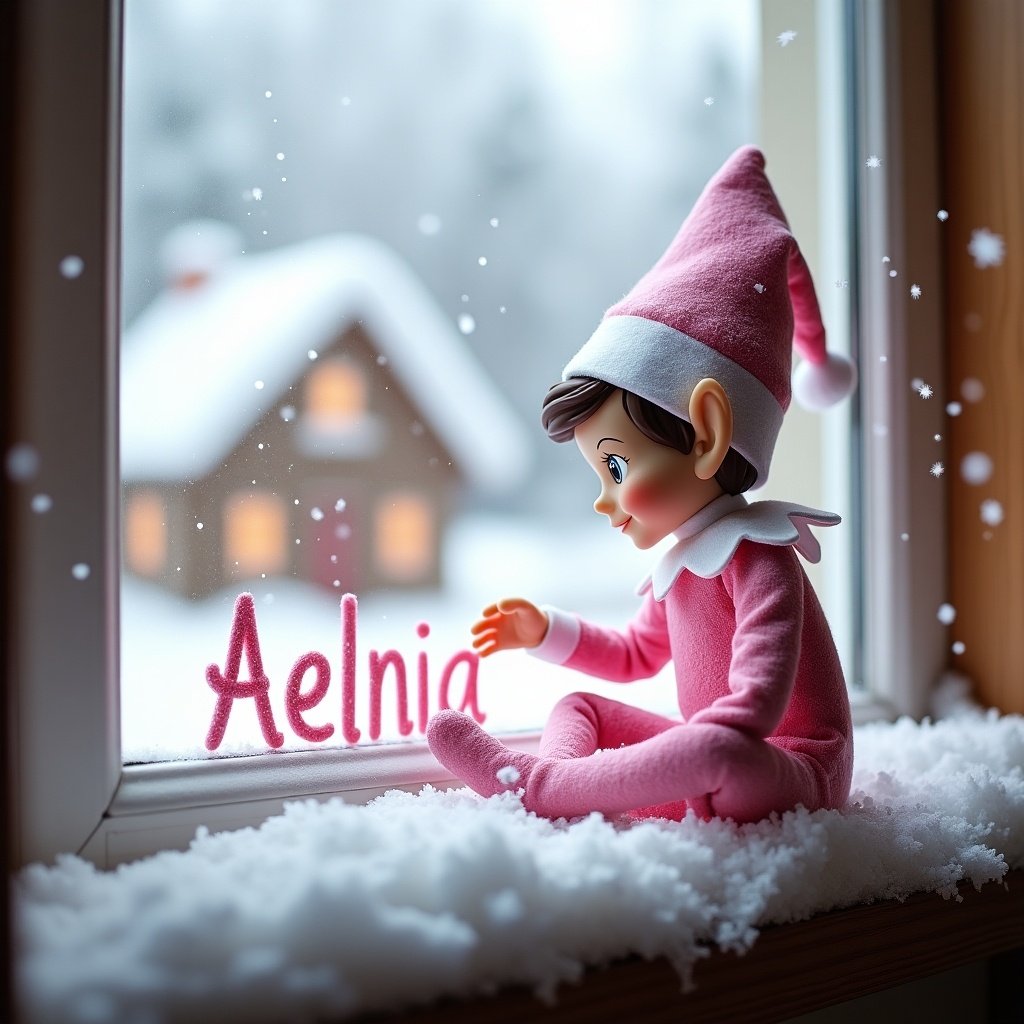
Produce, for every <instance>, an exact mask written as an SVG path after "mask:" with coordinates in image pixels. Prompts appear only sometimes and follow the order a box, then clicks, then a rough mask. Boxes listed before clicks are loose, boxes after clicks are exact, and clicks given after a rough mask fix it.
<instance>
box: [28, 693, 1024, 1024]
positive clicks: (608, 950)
mask: <svg viewBox="0 0 1024 1024" xmlns="http://www.w3.org/2000/svg"><path fill="white" fill-rule="evenodd" d="M857 740H858V744H859V745H858V751H857V757H858V768H857V772H856V775H855V779H854V793H853V796H852V798H851V803H850V805H849V807H848V808H847V809H846V810H845V811H844V812H842V813H840V812H834V811H819V812H816V813H814V814H808V813H807V812H805V811H797V812H793V813H789V814H786V815H784V816H783V817H782V818H780V819H777V820H769V821H764V822H760V823H758V824H756V825H747V826H742V827H737V826H735V825H733V824H731V823H728V822H723V821H718V820H715V821H710V822H703V821H699V820H697V819H696V818H694V817H690V818H687V819H686V820H684V821H682V822H678V823H674V822H663V821H659V822H644V823H639V824H632V825H630V824H628V823H624V822H618V823H612V822H607V821H605V820H603V819H601V818H600V817H599V816H596V815H593V816H591V817H589V818H586V819H582V820H579V821H575V822H572V823H568V824H567V823H565V822H561V823H552V822H549V821H546V820H543V819H538V818H536V817H534V816H532V815H529V814H527V813H526V812H525V811H524V810H523V808H522V806H521V804H520V803H519V802H518V800H517V799H516V798H515V797H514V796H513V795H511V794H504V795H503V796H501V797H494V798H492V799H490V800H487V801H484V800H481V799H479V798H477V797H476V796H474V795H472V794H470V793H469V792H468V791H466V790H458V791H451V792H446V793H442V792H438V791H436V790H433V789H430V788H426V789H424V790H423V792H421V793H419V794H411V793H404V792H399V791H393V792H390V793H388V794H386V795H385V796H383V797H381V798H380V799H378V800H376V801H374V802H373V803H371V804H369V805H367V806H355V805H346V804H342V803H340V802H337V801H332V802H329V803H324V804H318V803H315V802H313V801H310V802H307V803H296V804H292V805H290V806H288V808H287V810H286V812H285V813H284V814H283V815H282V816H279V817H275V818H271V819H269V820H268V821H267V822H265V823H264V824H263V826H262V827H261V828H259V829H258V830H252V829H248V830H243V831H239V832H234V833H222V834H219V835H210V834H207V833H205V832H201V833H200V834H199V835H197V837H196V839H195V841H194V842H193V844H192V847H191V849H190V850H189V851H188V852H186V853H172V852H168V853H163V854H160V855H158V856H155V857H152V858H149V859H147V860H144V861H140V862H137V863H134V864H130V865H125V866H122V867H121V868H119V869H118V870H117V871H115V872H109V873H104V872H100V871H97V870H96V869H95V868H93V867H92V866H91V865H89V864H87V863H85V862H83V861H82V860H80V859H78V858H76V857H72V856H67V857H63V858H61V859H60V860H59V861H58V863H57V864H56V865H55V866H52V867H44V866H33V867H30V868H28V869H26V870H24V871H23V872H21V874H20V875H19V876H18V877H17V879H16V883H15V892H16V905H17V924H18V941H19V943H20V949H21V956H20V960H19V966H18V969H19V977H20V982H21V985H22V1004H23V1008H24V1010H25V1016H26V1019H27V1020H29V1021H32V1022H49V1021H54V1022H58V1021H59V1022H61V1024H73V1022H79V1021H81V1022H84V1021H89V1022H101V1021H111V1022H115V1021H116V1022H118V1024H121V1022H132V1021H143V1020H144V1021H147V1022H158V1021H192V1020H197V1019H211V1016H210V1015H211V1014H212V1013H215V1014H216V1017H217V1019H218V1020H219V1021H222V1022H225V1024H227V1022H231V1021H244V1022H246V1024H257V1022H261V1021H282V1020H289V1021H301V1020H313V1019H324V1018H327V1017H329V1018H332V1019H339V1018H343V1017H345V1016H346V1015H350V1014H354V1013H356V1012H365V1011H370V1010H394V1009H399V1008H401V1007H408V1006H411V1005H414V1004H417V1003H424V1002H428V1001H430V1000H432V999H435V998H437V997H439V996H441V995H443V994H458V995H470V994H473V993H484V992H490V991H494V989H495V988H497V987H498V986H499V985H504V984H509V983H515V982H520V983H525V984H527V985H529V986H531V987H532V988H534V989H535V990H536V992H537V993H538V995H540V996H541V997H548V998H550V997H552V996H553V995H554V994H555V992H556V989H557V987H558V985H559V984H561V983H563V982H566V981H571V980H573V979H576V978H578V977H580V975H581V974H582V972H583V970H584V967H585V966H586V965H591V964H601V963H606V962H608V961H610V960H613V959H615V958H617V957H622V956H626V955H629V954H639V955H641V956H644V957H656V956H662V955H663V956H667V957H668V958H669V959H670V960H671V962H672V963H673V964H674V966H675V967H676V968H677V969H678V971H679V972H680V974H681V975H682V976H683V978H684V979H686V978H687V977H688V973H689V971H690V969H691V968H692V966H693V964H694V963H695V961H696V960H697V959H698V958H699V957H701V956H702V955H704V954H705V952H706V950H707V949H708V948H709V946H710V945H711V944H718V945H720V946H723V947H727V948H732V949H736V950H745V949H747V948H749V947H750V946H751V945H752V943H753V942H754V940H755V938H756V936H757V929H758V928H759V927H761V926H763V925H765V924H768V923H774V922H784V921H791V920H799V919H802V918H805V917H807V916H809V915H811V914H813V913H816V912H819V911H824V910H828V909H832V908H836V907H841V906H847V905H851V904H854V903H858V902H863V901H871V900H876V899H888V898H892V897H896V898H901V897H904V896H906V895H908V894H909V893H912V892H915V891H934V892H938V893H941V894H942V895H943V896H945V897H947V898H948V897H953V896H955V894H956V883H957V882H958V881H960V880H965V879H966V880H969V881H970V882H972V883H973V884H974V885H975V886H978V887H980V886H981V885H982V884H984V883H987V882H993V881H998V880H999V879H1001V878H1002V877H1003V875H1004V874H1005V873H1006V871H1007V870H1008V868H1013V867H1022V866H1024V773H1022V768H1021V765H1022V764H1024V718H1021V717H1019V716H1006V717H998V716H997V715H995V714H994V713H992V714H989V715H983V714H976V715H964V716H961V717H959V718H956V719H954V720H951V721H948V722H939V723H937V724H928V723H925V724H921V725H918V724H916V723H914V722H911V721H909V720H907V721H900V722H897V723H896V724H895V725H891V726H888V725H879V726H868V727H864V728H861V729H860V730H858V733H857Z"/></svg>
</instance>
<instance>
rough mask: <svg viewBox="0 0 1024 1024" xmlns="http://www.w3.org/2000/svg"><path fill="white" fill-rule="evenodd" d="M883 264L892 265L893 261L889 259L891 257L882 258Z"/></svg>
mask: <svg viewBox="0 0 1024 1024" xmlns="http://www.w3.org/2000/svg"><path fill="white" fill-rule="evenodd" d="M882 262H883V263H892V260H891V259H889V257H888V256H883V257H882Z"/></svg>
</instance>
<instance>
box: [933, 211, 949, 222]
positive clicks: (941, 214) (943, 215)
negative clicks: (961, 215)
mask: <svg viewBox="0 0 1024 1024" xmlns="http://www.w3.org/2000/svg"><path fill="white" fill-rule="evenodd" d="M935 216H936V217H938V218H939V220H941V221H947V220H949V210H939V212H938V213H937V214H935Z"/></svg>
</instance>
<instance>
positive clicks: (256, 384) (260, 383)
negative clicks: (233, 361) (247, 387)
mask: <svg viewBox="0 0 1024 1024" xmlns="http://www.w3.org/2000/svg"><path fill="white" fill-rule="evenodd" d="M253 387H254V388H256V390H257V391H262V390H263V389H264V387H266V385H265V384H264V383H263V381H261V380H258V381H255V382H254V383H253Z"/></svg>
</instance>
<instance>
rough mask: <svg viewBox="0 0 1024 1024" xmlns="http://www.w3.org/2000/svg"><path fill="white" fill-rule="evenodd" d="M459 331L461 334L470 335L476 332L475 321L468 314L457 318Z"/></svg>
mask: <svg viewBox="0 0 1024 1024" xmlns="http://www.w3.org/2000/svg"><path fill="white" fill-rule="evenodd" d="M459 330H460V331H462V333H463V334H472V333H473V332H474V331H475V330H476V321H475V320H474V319H473V318H472V317H471V316H470V315H469V314H468V313H463V314H462V316H460V317H459Z"/></svg>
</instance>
